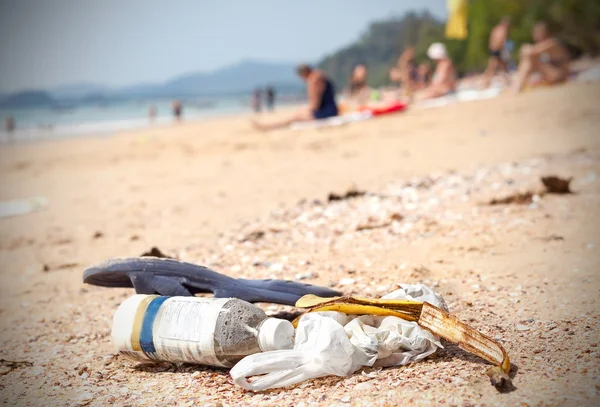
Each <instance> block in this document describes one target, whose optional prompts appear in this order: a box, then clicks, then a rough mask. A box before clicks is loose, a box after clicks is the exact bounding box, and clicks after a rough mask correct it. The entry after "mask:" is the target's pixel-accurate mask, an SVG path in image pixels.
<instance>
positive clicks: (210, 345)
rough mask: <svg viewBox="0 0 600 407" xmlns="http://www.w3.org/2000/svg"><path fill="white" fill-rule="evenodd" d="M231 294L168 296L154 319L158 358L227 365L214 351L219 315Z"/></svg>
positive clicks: (155, 344)
mask: <svg viewBox="0 0 600 407" xmlns="http://www.w3.org/2000/svg"><path fill="white" fill-rule="evenodd" d="M227 301H229V299H228V298H220V299H214V298H194V297H176V298H169V299H168V300H166V301H165V303H164V304H163V305H162V306H161V307H160V310H159V311H158V314H157V316H156V321H155V322H154V329H153V334H154V335H153V336H154V347H155V349H156V356H157V357H158V359H162V360H170V361H182V362H183V361H185V362H196V363H200V364H206V365H212V366H224V365H223V364H222V363H221V362H220V361H219V359H217V357H216V355H215V346H214V344H215V339H214V337H215V327H216V325H217V318H218V317H219V313H220V312H221V310H222V309H223V306H224V305H225V303H226V302H227Z"/></svg>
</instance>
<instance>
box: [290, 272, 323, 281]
mask: <svg viewBox="0 0 600 407" xmlns="http://www.w3.org/2000/svg"><path fill="white" fill-rule="evenodd" d="M294 277H295V278H296V280H308V279H311V278H316V277H319V273H316V272H314V271H311V272H308V273H298V274H296V275H295V276H294Z"/></svg>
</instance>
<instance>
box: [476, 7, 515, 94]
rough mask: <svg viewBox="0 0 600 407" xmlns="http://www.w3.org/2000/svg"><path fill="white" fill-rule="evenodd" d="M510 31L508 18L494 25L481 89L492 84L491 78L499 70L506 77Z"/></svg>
mask: <svg viewBox="0 0 600 407" xmlns="http://www.w3.org/2000/svg"><path fill="white" fill-rule="evenodd" d="M509 29H510V18H509V17H504V18H503V19H502V20H501V21H500V23H498V25H496V26H495V27H494V28H493V29H492V32H491V34H490V40H489V45H488V52H489V58H488V64H487V67H486V69H485V72H484V73H483V87H484V88H488V87H489V86H490V84H491V82H492V78H493V77H494V75H495V74H496V72H497V71H498V69H500V70H501V71H502V72H503V73H504V74H505V79H508V78H506V75H508V61H507V60H506V59H505V58H506V53H505V52H504V50H505V49H506V42H507V41H508V31H509Z"/></svg>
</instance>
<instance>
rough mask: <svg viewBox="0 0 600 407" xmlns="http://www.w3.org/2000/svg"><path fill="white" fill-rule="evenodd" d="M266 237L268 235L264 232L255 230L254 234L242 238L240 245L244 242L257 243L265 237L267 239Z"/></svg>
mask: <svg viewBox="0 0 600 407" xmlns="http://www.w3.org/2000/svg"><path fill="white" fill-rule="evenodd" d="M265 235H266V233H265V231H264V230H255V231H253V232H250V233H248V234H247V235H245V236H244V237H242V238H241V239H240V243H244V242H256V241H257V240H260V239H262V238H263V237H265Z"/></svg>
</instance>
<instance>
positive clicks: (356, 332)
mask: <svg viewBox="0 0 600 407" xmlns="http://www.w3.org/2000/svg"><path fill="white" fill-rule="evenodd" d="M386 297H390V298H389V300H391V299H393V300H396V301H399V302H402V303H414V304H423V302H422V301H424V300H425V299H427V300H429V301H431V302H434V303H435V304H436V306H439V307H442V308H446V304H445V302H444V301H443V299H442V298H441V296H439V294H437V293H434V292H433V291H431V290H430V289H429V288H428V287H426V286H423V285H421V284H417V285H403V288H401V289H398V290H396V291H394V292H392V293H390V294H388V295H386ZM314 298H315V297H314V296H309V297H306V298H304V300H301V301H303V303H304V304H312V302H311V299H314ZM340 298H344V299H347V298H349V297H337V299H338V300H339V299H340ZM301 301H299V302H298V305H302V302H301ZM359 301H360V299H359ZM375 301H379V303H380V304H381V303H383V302H385V301H384V300H383V299H382V300H375ZM355 305H357V304H354V303H353V304H350V306H351V307H352V308H351V309H347V310H345V311H344V310H341V311H339V310H335V309H331V310H325V311H323V312H321V311H319V312H307V313H305V314H303V315H302V316H301V317H300V318H299V320H297V321H295V322H296V323H297V329H296V337H295V343H294V349H290V350H283V351H278V352H263V353H256V354H253V355H250V356H247V357H245V358H244V359H242V360H241V361H240V362H238V363H237V364H236V365H235V366H234V367H233V369H231V371H230V374H231V377H232V379H233V382H234V383H235V384H237V385H238V386H241V387H243V388H244V389H246V390H253V391H262V390H266V389H271V388H277V387H287V386H290V385H293V384H296V383H299V382H302V381H304V380H307V379H311V378H316V377H322V376H327V375H336V376H349V375H351V374H352V373H354V372H356V371H357V370H359V369H360V368H362V367H376V368H378V367H391V366H402V365H407V364H410V363H413V362H417V361H419V360H421V359H423V358H425V357H427V356H429V355H431V354H432V353H434V352H435V351H436V350H437V349H438V348H440V347H442V345H441V344H440V342H439V338H437V337H436V336H435V335H434V334H433V333H431V332H430V331H428V330H427V329H424V328H422V327H420V326H418V325H416V324H414V323H413V322H409V321H407V320H405V319H403V318H397V317H394V316H390V315H389V312H390V311H391V310H389V309H387V310H385V311H386V312H387V314H385V315H383V316H377V315H373V314H371V313H367V314H365V315H359V316H357V317H354V318H350V317H349V316H350V315H356V314H352V313H353V312H354V311H355V308H354V306H355ZM371 308H372V309H375V310H376V309H378V307H371ZM311 311H312V310H311ZM250 378H251V380H249V379H250Z"/></svg>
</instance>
